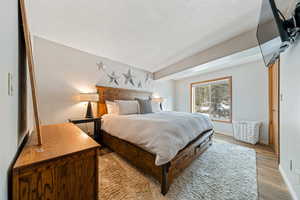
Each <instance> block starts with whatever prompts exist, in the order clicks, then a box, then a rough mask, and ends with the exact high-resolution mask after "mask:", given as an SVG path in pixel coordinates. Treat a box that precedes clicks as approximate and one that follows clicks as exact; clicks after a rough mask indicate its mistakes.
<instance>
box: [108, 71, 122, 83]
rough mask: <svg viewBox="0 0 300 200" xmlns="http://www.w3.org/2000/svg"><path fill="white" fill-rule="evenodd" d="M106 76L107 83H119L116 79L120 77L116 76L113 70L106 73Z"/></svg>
mask: <svg viewBox="0 0 300 200" xmlns="http://www.w3.org/2000/svg"><path fill="white" fill-rule="evenodd" d="M107 76H108V77H109V83H114V84H116V85H119V81H118V79H119V78H120V77H118V76H117V75H116V73H115V72H112V73H111V74H107Z"/></svg>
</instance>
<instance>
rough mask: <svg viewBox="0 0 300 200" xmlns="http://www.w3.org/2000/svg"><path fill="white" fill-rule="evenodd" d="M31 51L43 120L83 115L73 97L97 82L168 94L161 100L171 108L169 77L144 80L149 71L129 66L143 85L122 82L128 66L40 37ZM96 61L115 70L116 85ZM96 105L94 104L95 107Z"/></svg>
mask: <svg viewBox="0 0 300 200" xmlns="http://www.w3.org/2000/svg"><path fill="white" fill-rule="evenodd" d="M34 53H35V61H36V66H37V67H36V76H37V85H38V96H39V104H40V105H39V108H40V114H41V122H42V123H43V124H53V123H62V122H66V121H67V119H68V118H72V117H82V116H84V114H85V112H86V104H85V103H80V102H79V101H78V99H77V98H76V97H77V96H78V94H79V93H81V92H96V88H95V86H96V84H99V85H104V86H111V87H121V88H130V89H140V90H146V91H154V92H155V93H157V94H159V95H160V96H161V97H165V98H167V101H166V104H164V106H165V108H166V109H172V108H173V102H172V99H173V98H172V95H173V93H172V90H170V89H169V88H172V87H173V86H172V84H173V82H172V81H165V82H162V83H156V82H155V81H153V80H151V81H150V82H147V83H145V76H146V74H147V73H148V72H146V71H142V70H138V69H136V68H132V70H133V75H134V80H135V81H136V82H137V81H139V80H141V81H142V84H143V87H142V88H137V87H133V86H131V85H129V84H127V85H125V84H124V77H123V75H122V73H127V70H128V68H129V67H130V66H128V65H125V64H122V63H119V62H116V61H112V60H109V59H107V58H102V57H99V56H95V55H91V54H89V53H86V52H83V51H80V50H77V49H74V48H71V47H67V46H63V45H60V44H57V43H55V42H51V41H49V40H45V39H42V38H39V37H34ZM99 61H102V62H103V63H104V65H105V70H106V71H107V72H109V73H111V72H112V71H115V72H116V73H117V76H119V77H120V78H119V83H120V85H119V86H117V85H115V84H114V83H109V79H108V77H107V76H106V75H105V73H104V72H103V70H100V71H99V70H98V67H97V65H96V63H97V62H99ZM156 90H157V91H156ZM95 108H96V105H95V104H94V109H93V110H94V111H96V109H95Z"/></svg>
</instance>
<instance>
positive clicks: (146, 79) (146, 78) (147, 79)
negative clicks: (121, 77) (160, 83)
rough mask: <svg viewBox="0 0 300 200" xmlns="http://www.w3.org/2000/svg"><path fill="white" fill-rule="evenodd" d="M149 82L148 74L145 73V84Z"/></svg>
mask: <svg viewBox="0 0 300 200" xmlns="http://www.w3.org/2000/svg"><path fill="white" fill-rule="evenodd" d="M149 80H150V74H149V73H146V77H145V84H147V83H148V81H149Z"/></svg>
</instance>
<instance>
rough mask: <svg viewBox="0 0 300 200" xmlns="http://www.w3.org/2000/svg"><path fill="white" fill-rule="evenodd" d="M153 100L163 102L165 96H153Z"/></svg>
mask: <svg viewBox="0 0 300 200" xmlns="http://www.w3.org/2000/svg"><path fill="white" fill-rule="evenodd" d="M151 100H152V101H154V102H159V103H162V102H163V101H164V98H162V97H155V98H152V99H151Z"/></svg>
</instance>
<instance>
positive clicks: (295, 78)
mask: <svg viewBox="0 0 300 200" xmlns="http://www.w3.org/2000/svg"><path fill="white" fill-rule="evenodd" d="M299 43H300V42H299V40H298V42H297V43H296V44H295V45H294V46H292V47H291V48H289V49H288V50H287V51H286V52H285V53H283V54H282V55H281V63H280V93H281V94H282V95H283V99H282V100H281V102H280V158H281V162H280V167H281V171H282V172H283V175H284V177H285V178H286V179H285V180H287V183H288V184H287V185H288V186H289V187H290V189H291V192H292V194H293V195H294V197H295V198H296V196H297V197H298V199H300V174H298V175H297V174H296V173H295V170H296V169H298V171H299V173H300V154H299V153H300V145H299V144H300V65H299V63H300V57H299V55H300V44H299ZM291 160H292V162H293V170H290V161H291Z"/></svg>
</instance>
